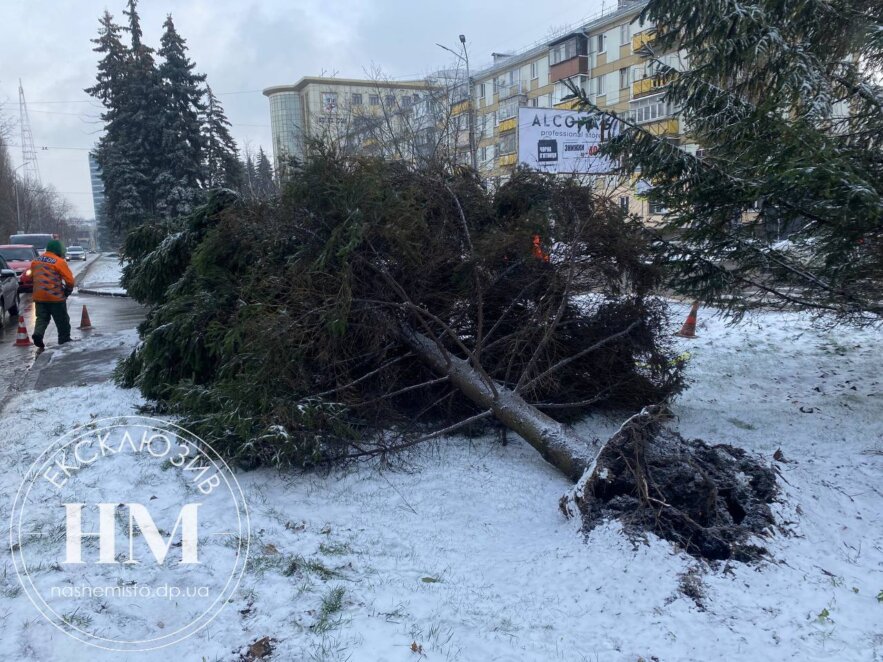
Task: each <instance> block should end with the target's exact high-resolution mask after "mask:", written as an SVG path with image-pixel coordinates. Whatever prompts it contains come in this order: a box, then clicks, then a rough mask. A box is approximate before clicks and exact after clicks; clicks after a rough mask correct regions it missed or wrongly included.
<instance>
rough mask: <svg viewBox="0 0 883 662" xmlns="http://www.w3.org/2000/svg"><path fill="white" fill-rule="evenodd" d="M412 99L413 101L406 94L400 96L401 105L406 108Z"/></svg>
mask: <svg viewBox="0 0 883 662" xmlns="http://www.w3.org/2000/svg"><path fill="white" fill-rule="evenodd" d="M413 101H414V100H413V99H412V98H411V97H408V96H405V97H402V105H403V106H404V107H405V108H407V107H408V106H410V105H411V103H413Z"/></svg>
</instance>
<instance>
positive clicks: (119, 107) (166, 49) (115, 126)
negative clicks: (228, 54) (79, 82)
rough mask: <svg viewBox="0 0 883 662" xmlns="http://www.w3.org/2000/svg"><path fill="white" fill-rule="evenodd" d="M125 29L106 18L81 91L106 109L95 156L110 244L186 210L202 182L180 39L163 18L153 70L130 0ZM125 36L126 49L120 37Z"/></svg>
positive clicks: (194, 77) (196, 86)
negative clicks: (92, 77)
mask: <svg viewBox="0 0 883 662" xmlns="http://www.w3.org/2000/svg"><path fill="white" fill-rule="evenodd" d="M124 14H125V15H126V17H127V19H128V25H127V27H125V28H121V27H120V26H119V25H117V24H115V23H114V21H113V17H112V16H111V14H110V13H109V12H105V13H104V15H103V16H102V18H101V20H100V27H99V34H98V37H97V38H96V39H94V40H93V43H94V44H95V48H94V50H95V52H97V53H99V54H100V55H101V59H100V60H99V63H98V74H97V77H96V83H95V85H94V86H93V87H91V88H88V89H87V90H86V91H87V92H88V93H89V94H91V95H92V96H93V97H95V98H96V99H98V100H99V101H100V102H101V103H102V104H103V105H104V107H105V111H104V113H103V115H102V119H103V120H104V123H105V127H104V129H105V130H104V134H103V135H102V137H101V139H100V140H99V143H98V147H97V150H96V155H97V158H98V162H99V164H100V165H101V169H102V179H103V181H104V188H105V199H106V206H105V213H106V217H107V224H108V227H109V232H110V235H111V237H110V243H111V244H116V243H119V242H120V241H121V239H122V237H123V236H124V235H125V234H126V232H128V231H129V230H131V229H132V228H134V227H137V226H138V225H141V224H142V223H144V222H145V221H147V220H150V219H153V218H163V217H164V218H171V217H174V216H177V215H179V214H182V213H187V212H189V211H190V208H191V207H192V205H193V203H194V201H195V199H196V197H197V192H198V190H199V188H200V186H201V184H202V177H203V158H204V155H203V136H202V130H201V129H202V127H201V117H200V114H201V111H202V108H203V107H202V102H201V97H202V92H201V89H200V88H201V85H202V83H203V82H204V80H205V77H204V76H202V75H199V74H195V73H193V69H194V64H193V63H192V62H191V61H190V59H189V57H188V55H187V49H186V44H185V41H184V39H182V38H181V36H180V35H179V34H178V33H177V31H176V30H175V26H174V23H173V21H172V19H171V17H169V18H168V19H167V20H166V22H165V26H164V27H165V32H164V34H163V37H162V41H161V49H160V51H159V55H160V56H161V58H162V61H161V63H160V65H159V66H157V64H156V61H155V59H154V51H153V49H151V48H150V47H148V46H147V45H146V44H144V43H143V41H142V37H143V35H142V30H141V21H140V18H139V16H138V11H137V1H136V0H128V7H127V10H126V11H125V12H124ZM123 31H126V32H128V33H129V35H130V38H131V45H130V46H127V45H126V44H124V43H123V40H122V38H121V34H122V32H123Z"/></svg>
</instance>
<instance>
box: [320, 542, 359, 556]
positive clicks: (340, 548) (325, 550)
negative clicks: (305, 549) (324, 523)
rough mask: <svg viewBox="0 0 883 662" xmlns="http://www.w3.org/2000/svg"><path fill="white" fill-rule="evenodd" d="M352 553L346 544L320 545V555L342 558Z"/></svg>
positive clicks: (329, 543)
mask: <svg viewBox="0 0 883 662" xmlns="http://www.w3.org/2000/svg"><path fill="white" fill-rule="evenodd" d="M351 551H352V549H351V548H350V546H349V545H347V544H346V543H345V542H328V543H325V542H323V543H322V544H320V545H319V553H320V554H325V555H326V556H342V555H344V554H349V553H350V552H351Z"/></svg>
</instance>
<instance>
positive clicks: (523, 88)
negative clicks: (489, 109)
mask: <svg viewBox="0 0 883 662" xmlns="http://www.w3.org/2000/svg"><path fill="white" fill-rule="evenodd" d="M529 90H530V83H526V82H525V83H522V82H521V81H515V82H514V83H512V84H511V85H509V84H505V85H504V84H498V85H497V93H498V94H499V100H500V101H504V100H506V99H511V98H512V97H517V96H527V93H528V91H529Z"/></svg>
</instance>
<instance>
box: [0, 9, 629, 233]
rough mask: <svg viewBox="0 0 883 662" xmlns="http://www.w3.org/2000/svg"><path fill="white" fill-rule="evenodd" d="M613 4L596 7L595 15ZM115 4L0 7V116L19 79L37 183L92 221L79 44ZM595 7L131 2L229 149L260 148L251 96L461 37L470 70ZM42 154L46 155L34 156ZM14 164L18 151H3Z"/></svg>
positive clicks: (399, 59) (14, 100)
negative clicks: (188, 68)
mask: <svg viewBox="0 0 883 662" xmlns="http://www.w3.org/2000/svg"><path fill="white" fill-rule="evenodd" d="M615 2H616V0H606V2H605V4H606V8H608V9H609V8H610V6H611V5H613V4H615ZM124 7H125V0H111V1H110V2H104V1H99V0H0V113H2V114H3V115H4V116H5V119H6V120H7V121H11V122H12V123H13V126H12V135H11V136H10V138H11V142H12V143H13V144H15V145H18V144H19V143H20V141H19V138H18V135H19V134H18V79H19V78H21V80H22V84H23V85H24V90H25V96H26V98H27V100H28V108H29V111H30V118H31V126H32V129H33V134H34V143H35V145H36V146H37V158H38V161H39V164H40V172H41V175H42V179H43V182H44V183H50V184H53V185H54V186H55V187H56V188H57V189H58V191H59V192H61V193H63V194H64V195H65V197H66V198H68V200H70V201H71V203H72V204H73V205H74V207H75V209H76V213H77V214H78V215H80V216H84V217H88V218H91V217H93V215H94V213H93V210H92V199H91V193H90V185H89V168H88V163H87V157H86V154H87V151H86V150H87V149H88V148H89V147H90V146H91V145H92V144H93V143H94V142H95V141H96V140H97V138H98V136H99V135H100V131H101V122H100V121H99V113H100V110H101V109H100V106H98V105H96V104H95V102H94V101H91V100H90V97H88V96H87V95H86V94H85V93H84V92H83V89H84V88H85V87H88V86H89V85H91V84H92V83H93V79H94V75H95V64H96V54H95V53H93V52H92V50H91V49H92V43H91V42H90V39H92V38H93V37H95V36H96V34H97V30H98V18H99V16H100V15H101V13H102V12H103V11H104V9H105V8H107V9H109V10H110V12H111V13H112V14H113V15H114V17H115V18H116V20H117V22H118V23H123V22H124V19H125V16H123V15H122V10H123V8H124ZM601 9H602V0H584V1H582V2H574V1H573V0H543V1H541V2H538V1H536V0H533V1H531V2H524V1H520V0H480V1H478V2H476V1H475V0H423V1H422V2H420V1H419V0H417V1H415V0H346V1H344V0H287V1H286V0H258V1H252V2H249V1H248V0H141V2H140V3H139V14H140V15H141V20H142V27H143V29H144V34H145V41H146V42H147V43H148V44H149V45H151V46H153V47H154V48H158V47H159V37H160V34H161V30H162V23H163V21H164V20H165V15H166V14H167V13H171V14H172V15H173V17H174V20H175V25H176V27H177V29H178V32H179V33H181V35H182V36H183V37H184V38H185V39H186V40H187V44H188V46H189V48H190V56H191V59H193V60H194V61H195V62H196V64H197V68H198V69H199V70H200V71H201V72H203V73H206V74H208V82H209V84H210V85H211V86H212V89H213V90H214V91H215V92H216V93H220V94H219V96H220V99H221V101H222V102H223V104H224V107H225V110H226V111H227V116H228V117H229V119H230V121H231V122H232V123H233V134H234V137H235V138H236V141H237V143H238V144H239V146H240V149H242V148H243V147H245V146H246V145H248V146H250V148H251V149H253V150H255V151H256V150H257V148H258V147H259V146H263V147H264V149H265V150H267V151H268V152H269V151H270V149H271V142H270V127H269V124H270V120H269V106H268V103H267V99H266V97H264V96H263V95H262V94H261V90H262V89H263V88H265V87H268V86H270V85H281V84H285V83H294V82H296V81H297V80H298V79H300V78H301V77H302V76H310V75H320V74H323V73H324V74H325V75H331V74H334V75H337V76H339V77H351V78H361V77H364V75H365V70H366V69H369V68H372V67H379V68H380V69H381V70H382V71H383V72H384V74H385V75H387V76H390V77H392V78H408V77H421V76H424V75H425V74H427V73H428V72H431V71H433V70H436V69H439V68H442V67H445V66H450V65H451V64H452V58H451V57H450V56H448V55H446V54H445V52H444V51H442V50H441V49H439V48H438V47H437V46H436V45H435V44H436V42H439V43H443V44H446V45H449V46H451V47H453V48H456V46H457V45H458V37H457V36H458V35H459V34H460V33H464V34H466V36H467V39H468V42H469V50H470V60H471V61H472V62H473V68H474V69H475V68H479V67H480V66H481V65H483V64H488V63H489V62H490V54H491V53H492V52H494V51H500V52H504V51H512V50H515V49H519V48H521V47H525V46H527V45H529V44H531V43H533V42H534V41H537V40H539V39H542V38H544V37H546V36H547V35H548V34H549V33H550V32H551V31H552V30H556V29H560V28H562V27H563V26H565V25H566V24H570V23H575V22H578V21H580V20H581V19H583V18H585V17H588V16H591V15H593V14H596V13H597V12H599V11H601ZM43 147H46V148H47V149H43ZM11 151H12V158H13V160H14V161H15V164H16V165H18V164H19V163H21V148H20V147H13V148H12V149H11Z"/></svg>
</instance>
